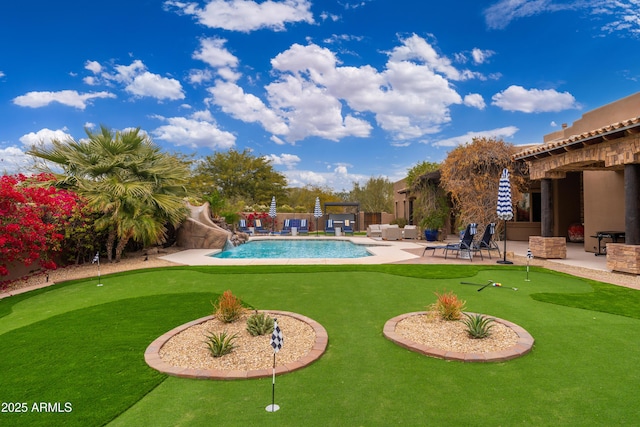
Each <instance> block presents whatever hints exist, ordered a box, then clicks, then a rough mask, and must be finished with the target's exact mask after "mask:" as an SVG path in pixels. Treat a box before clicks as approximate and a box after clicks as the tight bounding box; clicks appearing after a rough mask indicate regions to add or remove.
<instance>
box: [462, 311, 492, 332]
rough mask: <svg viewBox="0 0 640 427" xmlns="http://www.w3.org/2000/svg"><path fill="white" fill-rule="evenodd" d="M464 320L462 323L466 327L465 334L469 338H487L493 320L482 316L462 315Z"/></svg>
mask: <svg viewBox="0 0 640 427" xmlns="http://www.w3.org/2000/svg"><path fill="white" fill-rule="evenodd" d="M464 315H465V317H466V319H464V320H462V323H464V324H465V326H466V327H467V333H468V334H469V336H470V337H471V338H487V337H488V336H490V335H491V331H490V329H491V328H493V323H494V320H493V319H491V318H489V317H487V316H484V315H482V314H469V313H464Z"/></svg>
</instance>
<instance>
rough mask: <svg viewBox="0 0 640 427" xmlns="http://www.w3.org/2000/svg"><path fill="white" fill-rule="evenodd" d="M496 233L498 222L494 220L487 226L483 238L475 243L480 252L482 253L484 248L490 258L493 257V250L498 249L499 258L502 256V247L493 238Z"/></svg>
mask: <svg viewBox="0 0 640 427" xmlns="http://www.w3.org/2000/svg"><path fill="white" fill-rule="evenodd" d="M494 234H496V224H495V222H492V223H490V224H488V225H487V226H486V227H485V229H484V234H483V235H482V239H480V241H479V242H476V244H475V248H476V249H477V250H478V251H479V252H480V254H482V250H483V249H484V250H486V251H487V253H488V254H489V259H491V251H498V258H500V248H499V247H498V244H497V243H496V241H495V240H493V235H494Z"/></svg>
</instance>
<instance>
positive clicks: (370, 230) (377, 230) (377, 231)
mask: <svg viewBox="0 0 640 427" xmlns="http://www.w3.org/2000/svg"><path fill="white" fill-rule="evenodd" d="M367 237H371V238H375V237H382V228H381V226H380V224H371V225H369V226H368V227H367Z"/></svg>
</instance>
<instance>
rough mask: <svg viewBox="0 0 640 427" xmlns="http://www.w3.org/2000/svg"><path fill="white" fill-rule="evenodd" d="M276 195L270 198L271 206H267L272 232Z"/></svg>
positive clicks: (274, 221)
mask: <svg viewBox="0 0 640 427" xmlns="http://www.w3.org/2000/svg"><path fill="white" fill-rule="evenodd" d="M276 215H277V214H276V196H273V197H272V198H271V206H270V207H269V216H270V217H271V220H272V221H271V231H272V232H273V231H274V230H273V227H274V226H275V223H276Z"/></svg>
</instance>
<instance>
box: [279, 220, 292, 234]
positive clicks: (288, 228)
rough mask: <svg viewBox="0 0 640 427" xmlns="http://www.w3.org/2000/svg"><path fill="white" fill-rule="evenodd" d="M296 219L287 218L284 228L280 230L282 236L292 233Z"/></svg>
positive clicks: (283, 224)
mask: <svg viewBox="0 0 640 427" xmlns="http://www.w3.org/2000/svg"><path fill="white" fill-rule="evenodd" d="M293 221H295V219H289V218H287V219H285V220H284V223H282V230H280V235H282V236H287V235H290V234H291V227H292V222H293Z"/></svg>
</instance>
